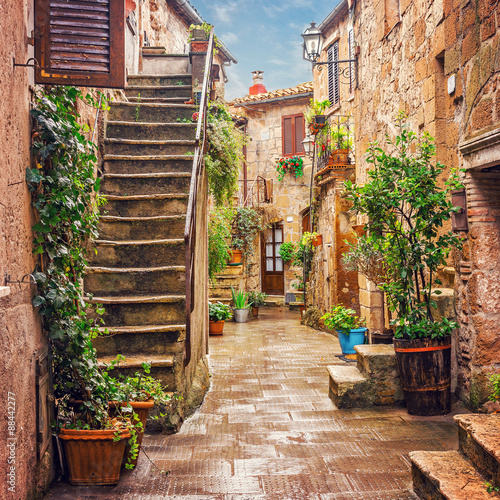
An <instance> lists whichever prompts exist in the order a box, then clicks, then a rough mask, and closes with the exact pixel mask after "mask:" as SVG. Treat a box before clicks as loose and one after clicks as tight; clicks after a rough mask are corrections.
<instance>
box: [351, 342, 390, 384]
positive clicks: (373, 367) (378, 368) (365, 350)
mask: <svg viewBox="0 0 500 500" xmlns="http://www.w3.org/2000/svg"><path fill="white" fill-rule="evenodd" d="M356 355H357V356H356V359H357V361H358V365H357V368H358V370H359V371H360V372H361V373H362V374H364V375H369V376H371V375H374V374H375V375H376V376H377V377H378V378H380V377H382V376H385V375H388V376H389V377H393V378H397V379H398V380H399V371H398V365H397V361H396V353H395V351H394V345H392V344H364V345H358V346H356Z"/></svg>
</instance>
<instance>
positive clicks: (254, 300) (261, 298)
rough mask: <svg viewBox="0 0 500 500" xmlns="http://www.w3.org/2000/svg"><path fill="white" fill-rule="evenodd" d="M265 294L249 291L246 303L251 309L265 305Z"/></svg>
mask: <svg viewBox="0 0 500 500" xmlns="http://www.w3.org/2000/svg"><path fill="white" fill-rule="evenodd" d="M266 299H267V293H264V292H257V291H251V292H248V301H249V302H251V304H252V306H253V307H260V306H263V305H265V304H266Z"/></svg>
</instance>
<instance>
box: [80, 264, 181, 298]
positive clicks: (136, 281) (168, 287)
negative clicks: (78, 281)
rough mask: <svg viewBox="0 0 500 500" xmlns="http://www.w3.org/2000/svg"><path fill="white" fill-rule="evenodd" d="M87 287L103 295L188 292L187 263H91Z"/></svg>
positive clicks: (85, 281) (87, 276)
mask: <svg viewBox="0 0 500 500" xmlns="http://www.w3.org/2000/svg"><path fill="white" fill-rule="evenodd" d="M84 283H85V291H86V292H87V293H90V294H93V295H99V296H100V297H114V296H124V295H126V294H134V295H148V294H149V293H151V291H153V290H154V291H155V292H157V293H172V294H183V293H185V292H186V268H185V266H163V267H151V268H112V267H89V268H87V270H86V273H85V279H84Z"/></svg>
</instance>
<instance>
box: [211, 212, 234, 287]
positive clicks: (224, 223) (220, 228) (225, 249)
mask: <svg viewBox="0 0 500 500" xmlns="http://www.w3.org/2000/svg"><path fill="white" fill-rule="evenodd" d="M233 215H234V210H233V209H232V208H227V207H215V208H213V209H212V210H210V212H209V215H208V276H209V278H210V280H212V281H215V279H216V275H217V273H220V272H221V271H222V270H223V269H224V268H225V267H226V265H227V261H228V260H229V258H230V257H231V253H230V252H231V247H230V244H229V242H230V241H231V220H232V219H233Z"/></svg>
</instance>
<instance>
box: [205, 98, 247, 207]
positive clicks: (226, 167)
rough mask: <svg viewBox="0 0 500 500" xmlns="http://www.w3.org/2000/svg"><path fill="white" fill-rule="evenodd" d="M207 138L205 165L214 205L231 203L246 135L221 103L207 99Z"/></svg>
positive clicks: (236, 188) (235, 190) (235, 189)
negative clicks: (208, 103) (208, 101)
mask: <svg viewBox="0 0 500 500" xmlns="http://www.w3.org/2000/svg"><path fill="white" fill-rule="evenodd" d="M207 139H208V149H207V153H206V154H205V165H206V170H207V176H208V189H209V193H210V195H211V196H213V199H214V201H215V204H216V205H218V206H221V205H224V204H227V205H232V201H233V196H234V195H235V193H236V192H237V190H238V176H239V172H240V166H241V162H242V161H243V145H244V144H245V142H246V139H245V136H244V135H243V133H242V132H241V131H240V129H238V128H237V127H236V125H235V124H234V122H233V119H232V117H231V114H230V113H229V110H228V109H227V107H226V106H225V105H223V104H221V103H210V105H209V107H208V130H207Z"/></svg>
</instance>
